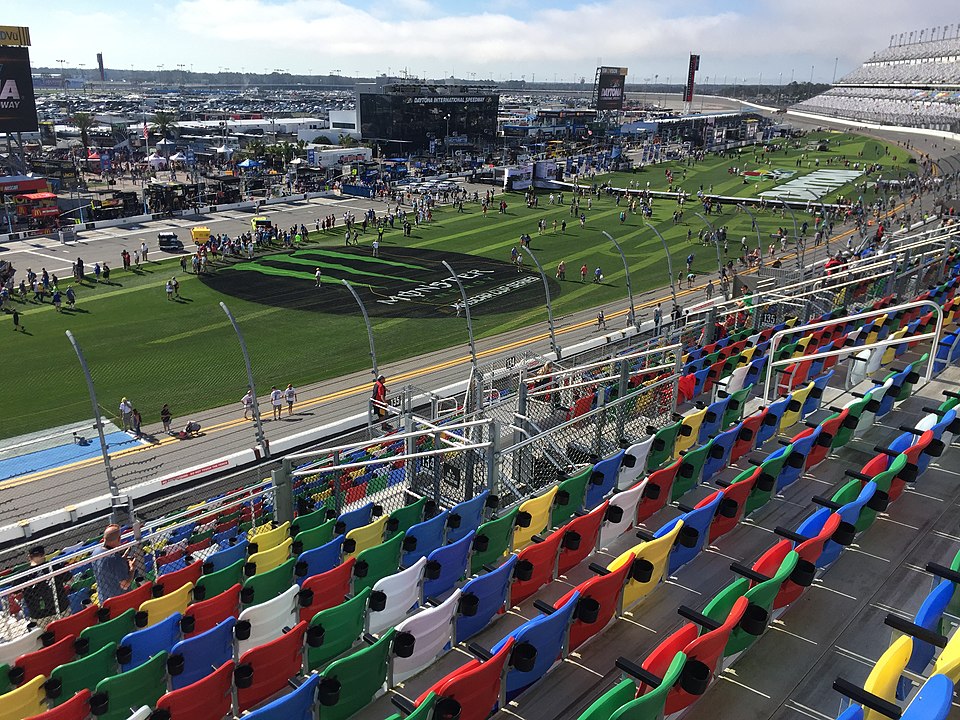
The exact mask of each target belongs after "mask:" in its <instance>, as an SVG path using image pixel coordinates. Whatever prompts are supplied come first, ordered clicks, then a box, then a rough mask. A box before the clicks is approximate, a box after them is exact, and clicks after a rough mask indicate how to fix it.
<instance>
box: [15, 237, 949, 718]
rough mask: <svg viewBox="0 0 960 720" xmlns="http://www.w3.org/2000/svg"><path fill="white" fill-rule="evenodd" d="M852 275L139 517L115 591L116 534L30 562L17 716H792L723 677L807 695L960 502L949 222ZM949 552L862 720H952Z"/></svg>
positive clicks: (19, 597) (852, 712) (525, 378)
mask: <svg viewBox="0 0 960 720" xmlns="http://www.w3.org/2000/svg"><path fill="white" fill-rule="evenodd" d="M871 260H872V262H870V261H871ZM832 277H833V279H832V280H831V277H826V278H820V279H816V280H813V281H806V282H804V283H800V285H799V286H797V287H792V288H789V287H788V288H780V289H779V290H776V291H765V292H763V293H758V294H757V296H756V297H752V298H750V299H749V302H744V301H742V300H740V301H733V302H730V303H725V304H720V305H718V306H717V307H715V308H713V309H712V310H710V311H709V313H706V314H705V316H704V317H702V318H701V317H694V318H690V319H689V321H688V323H687V324H686V325H685V327H684V328H682V329H680V328H677V329H675V332H674V334H673V336H672V338H671V339H676V340H679V341H680V342H676V343H671V344H667V345H662V344H661V345H659V346H658V345H656V343H655V342H651V343H648V345H651V346H644V347H639V348H638V347H625V348H620V349H616V350H614V352H612V353H610V351H609V349H607V357H606V358H605V359H602V360H601V359H596V358H587V359H586V361H582V362H581V361H576V362H574V361H570V360H563V359H559V360H558V359H552V360H551V362H550V364H549V365H547V364H545V363H544V364H543V365H541V366H540V367H539V368H538V367H534V366H531V364H530V363H529V362H527V361H528V360H530V358H526V359H525V361H524V362H523V363H521V364H519V365H517V366H515V367H514V368H513V370H514V372H512V373H511V372H506V368H505V367H504V368H501V369H502V370H503V371H504V372H503V374H500V375H498V376H496V377H484V379H483V381H482V383H481V384H482V387H483V388H484V391H483V392H479V393H476V394H475V395H474V397H481V398H482V400H480V401H478V405H479V407H475V408H472V409H469V410H468V411H467V412H459V413H449V414H446V413H445V417H442V418H440V417H435V416H431V417H423V416H418V415H417V414H416V413H410V412H402V413H401V414H400V415H399V416H398V418H397V419H398V420H400V421H401V422H402V423H403V430H402V431H398V432H396V433H394V434H391V435H388V436H386V437H382V438H377V439H373V440H367V441H364V442H355V443H344V444H342V445H338V446H335V447H328V448H320V449H317V450H314V451H311V452H309V453H301V454H298V455H294V456H290V457H288V458H287V459H286V460H285V462H284V467H283V468H281V469H280V470H279V471H278V472H276V473H275V474H274V476H273V477H272V478H269V479H262V480H261V481H259V482H257V483H255V484H253V485H251V486H249V487H246V488H243V489H240V490H237V491H233V492H231V493H227V494H224V495H220V496H218V497H212V498H209V499H207V500H205V501H204V502H201V503H198V504H196V505H194V506H192V507H187V508H184V509H181V510H179V511H178V512H176V513H172V514H170V515H168V516H165V517H159V518H156V519H154V520H151V521H149V522H147V523H145V524H144V525H142V526H140V525H134V526H131V527H127V528H125V529H124V536H123V543H122V544H121V546H120V547H119V548H117V549H116V550H114V551H112V552H115V553H118V554H123V555H124V556H125V557H127V558H130V559H132V560H133V561H134V568H135V576H136V578H135V581H134V583H133V585H134V586H132V587H130V588H129V589H127V590H126V591H125V592H123V593H121V594H119V595H116V596H114V597H110V598H101V597H99V596H98V592H97V590H98V588H97V586H96V573H97V569H96V567H95V565H94V563H95V561H94V560H93V558H91V552H92V551H93V548H94V545H95V542H90V543H80V544H78V545H77V546H76V547H71V548H64V549H63V550H61V551H59V552H58V553H56V554H54V556H52V557H51V558H50V561H51V562H49V563H48V564H47V565H46V566H43V567H39V568H29V569H26V570H20V571H14V572H10V573H8V574H7V575H6V576H5V577H3V578H0V582H2V583H3V588H2V589H0V720H23V719H24V718H28V717H34V716H40V717H42V718H44V719H45V720H53V719H54V718H58V719H63V720H67V719H73V718H76V719H78V720H82V719H84V718H87V717H88V716H89V715H90V714H91V713H92V714H94V715H95V716H98V717H106V718H109V719H110V720H112V719H113V718H117V719H118V720H127V718H133V717H137V718H147V717H152V718H154V719H155V720H160V718H165V719H167V720H179V719H180V718H184V719H187V718H189V720H220V719H222V718H224V717H227V716H239V715H240V714H241V713H245V712H248V711H249V712H250V714H249V715H246V716H245V717H249V718H253V719H254V720H266V719H267V718H286V719H287V720H290V719H291V718H293V719H297V720H299V718H310V717H314V718H317V717H318V718H320V720H325V719H327V718H336V719H346V718H348V717H351V716H354V715H356V716H357V717H359V718H370V719H371V720H383V719H384V718H391V719H392V718H402V717H408V718H414V719H415V720H416V719H417V718H420V719H424V718H461V719H463V718H475V719H476V720H484V718H486V717H488V716H489V715H491V714H492V713H493V712H494V711H496V709H497V708H498V707H505V706H506V705H507V704H508V703H509V712H510V715H512V716H519V717H522V718H528V719H529V720H540V718H544V719H546V718H577V717H580V718H582V719H583V720H597V719H601V718H602V719H606V718H628V717H629V718H650V719H651V720H658V719H659V718H660V717H662V716H663V715H664V714H665V713H666V714H672V713H677V712H680V711H685V710H687V711H689V712H692V713H696V712H702V713H703V714H704V716H706V715H707V714H710V716H711V717H717V716H721V717H722V716H725V715H724V712H726V713H727V715H728V716H730V717H770V716H773V714H774V713H775V712H776V710H777V708H778V706H779V704H778V703H771V704H769V705H766V706H764V705H763V704H762V703H760V709H759V710H756V711H754V710H753V709H750V710H744V711H741V710H740V709H739V707H740V706H738V705H737V704H736V702H742V703H749V702H750V701H747V700H742V699H736V701H733V700H731V701H727V699H726V696H725V695H723V693H727V692H728V686H733V685H732V684H731V683H727V682H721V681H720V680H721V678H729V677H732V675H731V673H730V671H729V670H727V668H730V667H731V666H733V669H734V671H735V675H734V676H733V677H735V678H736V682H737V683H739V684H740V685H743V684H748V685H749V684H751V683H755V682H757V681H758V679H760V678H763V677H766V675H764V673H765V672H766V673H768V674H769V673H771V672H775V671H778V669H779V670H780V672H778V675H777V678H778V681H783V682H786V683H790V682H792V683H793V686H796V685H797V684H798V683H799V682H800V681H801V679H803V675H804V673H803V670H804V669H805V668H806V667H808V666H809V665H804V666H803V668H800V667H799V666H798V665H797V664H796V660H797V659H798V658H803V659H804V662H807V663H812V662H815V661H816V660H817V658H816V657H812V658H808V657H807V656H808V655H810V651H809V649H807V651H806V653H804V652H801V651H799V650H798V651H797V652H796V655H795V656H792V657H791V667H790V670H789V672H784V671H783V668H782V665H783V657H784V656H783V654H782V653H781V654H779V655H778V652H779V651H778V649H777V643H782V642H784V641H783V638H782V637H781V636H786V637H790V638H800V639H802V634H803V633H805V632H807V631H808V630H809V627H810V626H816V627H817V628H824V629H825V630H824V631H825V633H826V634H825V635H824V637H827V638H833V639H832V640H830V639H828V640H827V642H828V645H827V647H828V648H829V647H832V643H835V642H836V634H833V635H831V632H832V628H834V627H835V626H836V622H835V617H834V616H833V615H832V614H831V612H830V609H829V606H821V605H817V612H810V611H809V609H807V607H808V605H810V604H816V603H823V602H825V601H824V600H823V596H824V595H825V594H826V592H825V591H824V590H823V588H824V587H829V586H830V584H832V583H833V582H835V581H838V580H839V579H845V578H846V577H847V575H846V574H845V573H849V574H850V576H853V575H857V578H858V581H857V582H858V583H859V585H858V587H860V588H861V590H862V587H863V586H867V587H870V588H871V592H872V591H873V590H874V589H875V588H876V586H877V585H878V583H877V582H876V581H875V578H874V576H873V575H867V576H865V575H864V574H863V573H862V572H860V574H857V573H858V567H859V566H865V567H867V566H868V567H869V569H870V572H871V573H875V574H877V576H879V575H880V574H881V573H884V572H887V570H886V569H885V568H884V566H883V564H882V563H879V562H873V560H875V558H876V557H877V555H876V553H868V552H867V551H866V549H865V548H867V547H868V545H867V543H869V542H871V540H872V539H873V538H875V537H881V538H882V537H885V536H887V535H888V534H889V533H890V532H891V530H890V528H893V531H894V532H897V531H898V532H900V533H901V534H903V536H904V538H909V541H906V540H904V541H903V542H898V543H895V544H894V545H893V546H892V547H894V548H895V549H896V551H897V552H901V551H902V552H903V553H906V552H907V551H908V550H913V549H915V548H916V547H917V545H918V543H920V541H921V540H922V538H923V535H922V534H917V533H918V531H919V530H922V531H923V533H925V532H927V531H929V530H930V529H932V528H942V527H943V526H942V525H941V524H938V523H939V522H940V518H941V517H942V516H943V514H944V513H947V512H949V511H951V510H952V509H953V508H954V507H955V506H956V501H957V499H958V495H960V488H957V487H956V483H955V482H950V483H946V482H944V478H945V477H946V476H947V475H946V470H945V469H944V466H945V464H946V463H945V462H944V461H943V460H941V458H942V457H946V458H950V457H951V456H952V455H953V454H954V453H956V450H955V449H953V448H951V446H952V445H953V442H954V439H955V438H956V437H957V436H958V434H960V422H958V420H957V408H958V398H960V394H958V393H957V392H955V391H954V390H952V389H951V387H954V388H955V387H956V385H955V381H956V378H957V376H958V371H957V368H956V366H955V360H956V358H957V357H958V355H960V353H958V347H960V341H958V338H960V328H958V323H960V294H958V292H957V290H958V287H960V255H958V253H957V250H956V248H955V247H954V230H953V229H952V228H950V227H948V228H946V230H945V231H944V232H941V233H932V234H929V235H927V236H925V237H924V239H923V240H922V242H920V243H917V244H911V243H910V242H909V239H904V240H902V241H901V242H900V244H899V245H898V246H897V247H896V248H893V249H891V250H890V251H889V252H888V253H886V254H883V253H880V254H876V255H874V256H873V258H867V259H865V260H863V261H861V264H860V265H858V266H856V267H851V268H849V269H848V273H846V274H844V275H842V276H839V277H838V276H832ZM785 298H791V299H792V302H789V303H788V302H784V299H785ZM690 336H694V337H693V339H690ZM603 344H604V345H606V343H603ZM597 352H598V353H599V346H598V349H597ZM935 373H940V378H939V379H937V378H936V377H935V375H934V374H935ZM488 375H489V373H488ZM945 380H949V381H951V382H953V383H954V385H952V386H951V385H948V384H947V383H946V382H945ZM478 382H479V380H478ZM947 462H950V461H949V460H948V461H947ZM903 509H906V511H908V514H907V515H903V514H902V513H903V512H904V510H903ZM948 538H952V540H951V542H952V541H953V540H956V538H953V537H952V536H949V535H947V538H941V539H940V541H941V545H940V546H938V549H937V552H936V553H935V554H932V555H928V556H927V559H925V560H923V561H922V563H921V565H920V567H927V570H929V573H932V574H933V575H934V576H936V577H937V578H940V580H936V581H935V586H934V588H933V590H932V592H931V593H930V595H929V597H917V598H916V600H917V602H916V603H914V604H913V605H912V606H910V608H909V612H910V617H911V618H912V620H911V621H910V622H913V623H915V625H911V624H909V623H905V622H903V618H901V619H899V620H898V619H897V618H893V619H892V620H890V621H889V622H890V624H892V625H893V627H894V628H896V629H897V630H899V631H900V632H906V633H907V634H906V635H904V636H903V638H900V639H897V640H895V641H894V643H893V644H892V645H891V646H890V649H889V651H887V652H884V654H883V657H882V658H881V659H880V660H879V661H878V663H877V666H878V667H877V669H875V671H873V672H871V673H870V675H869V677H866V678H865V682H864V678H862V677H861V676H860V675H862V673H861V674H860V675H858V674H856V673H850V672H847V671H846V670H844V671H843V672H842V673H841V674H843V675H844V679H845V680H846V681H847V682H845V683H844V682H840V683H838V684H837V686H838V688H839V689H840V691H841V692H843V693H845V694H846V695H848V696H850V697H852V698H853V701H854V702H855V705H852V706H850V707H849V708H846V707H845V708H844V709H843V713H844V714H843V715H842V717H843V718H856V717H863V708H862V707H861V704H862V705H863V706H866V707H867V708H870V709H871V710H868V715H869V712H872V711H873V709H875V708H876V707H881V708H884V709H887V710H890V709H891V708H892V707H893V705H894V704H895V703H898V704H901V705H903V706H904V708H905V709H904V710H903V717H908V718H909V717H913V718H941V717H942V718H945V717H946V715H947V713H948V712H949V708H950V698H951V697H952V690H953V685H954V683H955V682H957V681H958V680H960V673H958V671H957V667H958V663H957V662H956V653H957V647H960V645H958V642H960V641H958V640H957V639H956V638H957V636H956V635H955V634H954V633H953V632H952V628H951V626H950V624H949V623H948V622H943V620H944V619H946V620H949V619H950V618H951V617H953V606H952V605H951V601H952V598H953V594H954V583H955V582H957V581H958V580H960V575H957V574H956V571H957V567H956V565H957V562H956V560H955V559H954V556H955V555H956V553H957V550H958V547H957V545H956V543H953V545H952V552H949V553H948V552H945V551H941V550H940V548H942V541H943V540H944V539H948ZM899 539H901V540H902V539H903V538H899ZM931 560H932V561H933V562H934V563H939V565H936V564H935V565H932V566H926V563H927V562H929V561H931ZM898 562H899V561H898ZM942 566H945V567H942ZM900 567H901V566H900V565H899V564H897V565H891V568H890V569H894V568H897V569H899V568H900ZM885 577H886V576H884V578H885ZM925 577H926V580H925V582H924V585H925V586H926V587H929V583H930V582H931V575H926V576H925ZM904 584H905V585H910V586H911V592H913V591H914V590H917V591H918V592H919V590H918V588H917V585H918V584H917V583H912V584H910V583H904ZM848 590H849V592H847V593H844V592H840V591H838V592H840V594H841V595H846V597H854V596H853V595H851V594H850V593H851V592H855V591H856V590H851V589H848ZM856 592H860V591H856ZM923 592H924V593H925V592H926V590H925V589H924V591H923ZM915 594H916V593H915ZM830 595H831V596H832V593H831V594H830ZM854 599H856V598H855V597H854ZM901 607H904V608H906V607H907V605H902V606H901ZM861 609H862V608H861ZM678 614H679V616H680V617H681V618H683V622H680V620H678ZM798 617H802V618H803V620H802V621H797V620H796V619H795V618H798ZM881 622H882V618H881ZM879 635H880V633H877V632H874V636H879ZM771 638H773V639H771ZM811 642H812V641H811ZM812 644H813V646H814V647H815V648H816V647H817V646H818V644H817V643H816V642H813V643H812ZM941 648H942V650H941ZM819 650H820V651H821V652H822V651H823V648H820V649H819ZM938 650H939V652H938ZM864 652H865V653H872V649H871V650H869V651H867V650H865V651H864ZM755 658H760V659H762V662H759V663H758V662H757V660H755ZM828 669H834V670H835V669H836V666H828ZM621 673H624V674H625V677H624V678H623V679H621ZM837 674H838V673H837V672H834V674H833V676H832V677H830V678H829V682H828V685H829V683H832V682H833V680H834V679H835V678H836V675H837ZM858 683H863V686H862V687H859V688H858V687H855V686H856V685H857V684H858ZM733 687H737V686H733ZM864 691H866V692H868V693H870V695H867V694H865V693H864ZM787 692H788V693H789V689H788V690H787ZM821 694H823V693H821ZM711 697H712V698H722V699H720V700H708V699H707V698H711ZM766 697H767V699H768V700H769V698H770V697H772V696H771V695H767V696H766ZM701 698H702V699H701ZM830 698H831V699H830V703H831V706H832V708H833V710H836V708H837V707H839V706H840V700H839V696H836V699H834V696H833V695H830ZM391 701H393V703H394V704H395V705H396V706H398V707H397V708H394V707H393V706H392V705H391ZM753 703H754V704H755V705H756V704H757V701H756V700H753ZM882 703H887V704H886V705H883V704H882ZM944 703H945V704H944ZM944 708H946V709H944ZM397 709H400V710H401V714H395V713H396V712H397ZM688 709H690V710H688ZM833 710H831V712H833ZM896 710H897V713H899V711H900V708H899V707H897V708H896ZM764 713H765V714H764ZM821 714H822V713H821ZM504 716H506V714H504ZM827 716H828V717H831V716H834V715H827Z"/></svg>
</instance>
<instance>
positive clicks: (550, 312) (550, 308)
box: [520, 245, 560, 360]
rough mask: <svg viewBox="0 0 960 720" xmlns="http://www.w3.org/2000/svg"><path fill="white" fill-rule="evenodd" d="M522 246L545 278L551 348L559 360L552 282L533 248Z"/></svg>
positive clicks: (543, 278)
mask: <svg viewBox="0 0 960 720" xmlns="http://www.w3.org/2000/svg"><path fill="white" fill-rule="evenodd" d="M520 247H522V248H523V249H524V250H526V251H527V255H529V256H530V259H531V260H533V264H534V265H536V266H537V270H539V271H540V279H541V280H543V294H544V296H545V297H546V299H547V324H548V325H549V328H550V348H551V349H552V350H553V354H554V355H555V356H556V359H557V360H559V359H560V346H559V345H557V334H556V331H555V330H554V327H553V304H552V303H551V302H550V284H549V283H548V282H547V274H546V273H545V272H544V271H543V266H542V265H541V264H540V261H539V260H537V256H536V255H534V254H533V250H531V249H530V248H528V247H527V246H526V245H521V246H520Z"/></svg>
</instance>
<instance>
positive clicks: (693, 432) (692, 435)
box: [673, 408, 707, 460]
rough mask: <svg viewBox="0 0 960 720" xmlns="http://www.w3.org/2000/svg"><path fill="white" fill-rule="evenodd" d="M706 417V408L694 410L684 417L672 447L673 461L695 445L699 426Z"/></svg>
mask: <svg viewBox="0 0 960 720" xmlns="http://www.w3.org/2000/svg"><path fill="white" fill-rule="evenodd" d="M706 416H707V408H703V409H702V410H694V411H693V412H691V413H689V414H687V415H686V416H684V418H683V420H682V421H681V422H680V432H679V433H677V442H676V444H675V445H674V446H673V459H674V460H676V459H677V458H679V457H680V455H681V453H685V452H686V451H687V450H689V449H690V448H692V447H693V446H694V445H695V444H696V442H697V436H698V435H699V434H700V426H701V425H702V424H703V419H704V418H705V417H706Z"/></svg>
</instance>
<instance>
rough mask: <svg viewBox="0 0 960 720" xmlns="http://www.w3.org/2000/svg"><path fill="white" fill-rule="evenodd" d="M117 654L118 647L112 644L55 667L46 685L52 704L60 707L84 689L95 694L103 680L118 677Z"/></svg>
mask: <svg viewBox="0 0 960 720" xmlns="http://www.w3.org/2000/svg"><path fill="white" fill-rule="evenodd" d="M116 652H117V645H116V643H112V642H111V643H107V644H106V645H104V646H103V647H101V648H100V649H99V650H96V651H95V652H91V653H90V654H89V655H86V656H84V657H82V658H80V659H79V660H74V661H73V662H69V663H64V664H63V665H59V666H58V667H55V668H54V669H53V671H52V672H51V673H50V677H49V679H48V680H47V684H46V691H47V698H48V699H49V700H50V704H51V705H54V706H56V705H60V704H61V703H64V702H66V701H67V700H69V699H70V698H71V697H73V696H74V695H75V694H76V693H78V692H80V691H81V690H83V689H84V688H86V689H87V690H89V691H90V692H93V691H94V690H95V689H96V687H97V683H99V682H100V681H101V680H103V679H104V678H107V677H110V676H111V675H116V674H117V672H118V668H117V657H116Z"/></svg>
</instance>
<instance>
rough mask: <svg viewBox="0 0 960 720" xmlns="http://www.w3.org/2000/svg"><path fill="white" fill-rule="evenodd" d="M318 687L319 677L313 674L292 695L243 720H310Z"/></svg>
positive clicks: (273, 702)
mask: <svg viewBox="0 0 960 720" xmlns="http://www.w3.org/2000/svg"><path fill="white" fill-rule="evenodd" d="M318 685H320V675H319V674H317V673H313V674H311V675H310V676H309V677H308V678H307V679H306V680H304V681H303V682H302V683H301V684H300V686H299V687H298V688H297V689H296V690H294V691H293V692H292V693H288V694H286V695H284V696H283V697H280V698H277V699H276V700H273V701H272V702H270V703H267V704H266V705H264V706H263V707H262V708H260V709H258V710H253V711H252V712H249V713H247V714H246V715H244V716H243V720H312V718H313V708H314V706H315V705H316V704H317V686H318Z"/></svg>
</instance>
